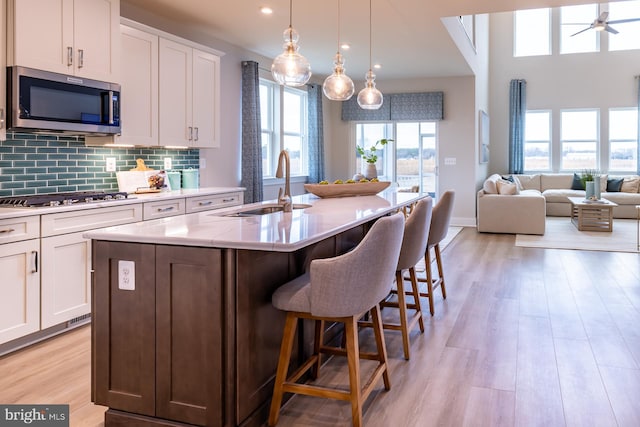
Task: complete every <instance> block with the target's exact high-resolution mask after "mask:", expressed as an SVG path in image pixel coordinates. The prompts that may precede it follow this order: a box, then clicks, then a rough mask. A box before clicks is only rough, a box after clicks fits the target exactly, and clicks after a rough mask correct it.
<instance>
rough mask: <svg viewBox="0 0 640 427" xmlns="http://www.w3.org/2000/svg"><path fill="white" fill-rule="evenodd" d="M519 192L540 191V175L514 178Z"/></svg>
mask: <svg viewBox="0 0 640 427" xmlns="http://www.w3.org/2000/svg"><path fill="white" fill-rule="evenodd" d="M514 178H515V181H516V184H517V185H518V189H519V190H538V191H540V174H535V175H516V176H514Z"/></svg>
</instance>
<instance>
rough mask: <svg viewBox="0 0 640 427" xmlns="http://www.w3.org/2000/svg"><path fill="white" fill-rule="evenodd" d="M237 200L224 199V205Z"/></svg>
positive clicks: (233, 198)
mask: <svg viewBox="0 0 640 427" xmlns="http://www.w3.org/2000/svg"><path fill="white" fill-rule="evenodd" d="M234 200H236V199H235V197H232V198H230V199H222V203H229V202H233V201H234Z"/></svg>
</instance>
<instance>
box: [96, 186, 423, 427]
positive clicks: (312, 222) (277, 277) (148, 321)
mask: <svg viewBox="0 0 640 427" xmlns="http://www.w3.org/2000/svg"><path fill="white" fill-rule="evenodd" d="M300 197H301V198H300V199H296V200H295V202H296V203H297V202H300V203H304V204H308V205H311V207H308V208H307V209H304V210H302V209H300V210H299V211H296V210H294V212H293V213H283V212H277V213H271V214H267V215H261V216H246V217H244V216H238V215H234V214H233V212H232V211H233V210H227V211H228V212H231V214H230V215H225V213H224V212H227V211H224V212H222V213H216V214H207V213H201V214H194V215H187V216H185V217H180V218H178V217H175V218H166V219H162V220H156V221H147V222H145V223H137V224H131V225H127V226H119V227H114V228H111V229H104V230H99V231H95V232H91V233H87V236H88V237H91V238H92V239H93V242H92V243H93V246H92V248H93V249H92V250H93V253H92V257H93V270H94V272H93V295H92V298H93V313H92V316H93V320H92V321H93V329H92V350H93V353H92V361H93V363H92V399H93V401H94V402H95V403H96V404H99V405H104V406H107V407H109V409H108V410H107V412H106V414H105V426H108V427H110V426H127V427H130V426H184V425H198V426H259V425H263V424H264V422H265V421H266V419H267V416H268V410H269V403H270V399H271V393H272V391H273V379H274V376H275V371H276V367H277V362H278V356H279V351H280V341H281V338H282V329H283V325H284V318H285V315H284V313H283V312H280V311H278V310H276V309H275V308H273V306H272V305H271V295H272V293H273V292H274V291H275V290H276V289H277V288H278V287H279V286H281V285H282V284H284V283H286V282H287V281H289V280H291V279H293V278H294V277H296V276H299V275H301V274H302V273H303V272H304V271H305V270H306V268H307V267H308V265H309V263H310V262H311V260H312V259H315V258H326V257H331V256H335V255H339V254H342V253H344V252H346V251H348V250H349V249H351V248H352V247H354V246H355V245H356V244H357V243H358V242H360V240H361V239H362V238H363V237H364V235H365V234H366V232H367V230H368V229H369V228H370V226H371V224H372V223H373V222H374V221H375V220H376V219H377V218H379V217H381V216H383V215H387V214H389V213H392V212H395V211H397V210H398V209H401V208H403V207H404V206H407V205H410V204H411V203H413V202H415V201H416V200H418V199H420V198H422V197H423V196H422V195H418V194H415V193H414V194H410V193H404V194H403V193H395V192H392V191H389V192H385V193H381V194H380V195H378V196H367V197H349V198H342V199H334V200H331V199H317V198H313V197H310V196H300ZM247 208H248V207H247V206H244V207H242V208H241V209H239V208H235V211H238V210H244V209H247ZM254 208H255V206H254ZM310 326H311V325H305V327H304V328H301V333H300V334H299V345H298V348H297V354H298V355H300V356H302V354H303V353H304V354H306V353H308V352H309V351H311V344H312V341H311V340H312V339H313V334H312V328H311V327H310ZM329 329H331V326H329ZM337 332H338V331H332V330H329V331H328V336H329V337H331V336H332V335H333V336H335V335H336V334H337Z"/></svg>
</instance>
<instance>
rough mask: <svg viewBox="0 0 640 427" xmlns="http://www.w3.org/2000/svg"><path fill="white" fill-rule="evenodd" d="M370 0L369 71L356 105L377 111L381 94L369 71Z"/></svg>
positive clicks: (380, 103) (373, 76) (373, 75)
mask: <svg viewBox="0 0 640 427" xmlns="http://www.w3.org/2000/svg"><path fill="white" fill-rule="evenodd" d="M371 68H372V67H371V0H369V71H368V72H367V74H366V78H367V82H366V83H365V87H364V89H362V90H361V91H360V92H359V93H358V105H359V106H360V108H362V109H364V110H377V109H378V108H380V107H382V92H380V91H379V90H378V89H376V83H375V82H374V80H375V78H376V75H375V74H373V71H372V70H371Z"/></svg>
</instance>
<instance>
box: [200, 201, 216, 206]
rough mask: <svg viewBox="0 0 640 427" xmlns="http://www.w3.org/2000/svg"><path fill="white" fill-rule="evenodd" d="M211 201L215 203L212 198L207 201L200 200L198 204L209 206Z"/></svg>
mask: <svg viewBox="0 0 640 427" xmlns="http://www.w3.org/2000/svg"><path fill="white" fill-rule="evenodd" d="M211 203H213V202H212V201H211V200H208V201H206V202H199V203H198V206H209V205H210V204H211Z"/></svg>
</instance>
